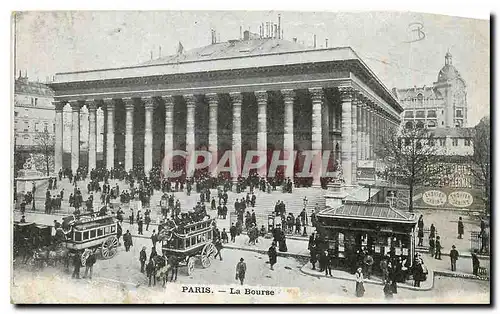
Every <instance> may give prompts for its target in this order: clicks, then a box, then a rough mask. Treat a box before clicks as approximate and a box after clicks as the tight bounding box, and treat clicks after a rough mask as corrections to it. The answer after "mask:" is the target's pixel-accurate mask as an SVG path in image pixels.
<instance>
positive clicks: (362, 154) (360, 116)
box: [358, 100, 366, 160]
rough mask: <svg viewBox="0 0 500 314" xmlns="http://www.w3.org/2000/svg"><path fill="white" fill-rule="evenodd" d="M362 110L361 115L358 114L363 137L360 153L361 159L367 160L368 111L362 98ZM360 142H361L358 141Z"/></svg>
mask: <svg viewBox="0 0 500 314" xmlns="http://www.w3.org/2000/svg"><path fill="white" fill-rule="evenodd" d="M359 106H360V108H359V109H360V110H359V113H360V115H359V116H358V119H359V121H360V127H361V138H360V142H361V145H360V147H359V146H358V147H359V150H360V154H359V158H360V160H365V159H366V156H365V145H366V143H365V141H366V140H365V134H366V125H365V116H366V111H365V104H364V103H363V100H361V102H360V104H359ZM358 144H359V143H358Z"/></svg>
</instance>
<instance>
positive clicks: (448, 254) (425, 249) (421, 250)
mask: <svg viewBox="0 0 500 314" xmlns="http://www.w3.org/2000/svg"><path fill="white" fill-rule="evenodd" d="M415 251H416V252H418V253H429V249H427V248H425V247H417V248H416V249H415ZM441 255H442V256H450V253H441ZM460 257H467V258H471V257H472V255H471V254H470V253H469V252H465V253H460ZM477 258H479V259H482V260H490V256H489V255H483V254H478V255H477Z"/></svg>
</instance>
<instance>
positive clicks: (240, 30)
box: [240, 25, 242, 40]
mask: <svg viewBox="0 0 500 314" xmlns="http://www.w3.org/2000/svg"><path fill="white" fill-rule="evenodd" d="M241 32H242V27H241V25H240V40H241Z"/></svg>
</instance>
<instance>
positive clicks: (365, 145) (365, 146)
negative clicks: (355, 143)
mask: <svg viewBox="0 0 500 314" xmlns="http://www.w3.org/2000/svg"><path fill="white" fill-rule="evenodd" d="M369 127H370V126H369V125H368V106H367V105H366V103H363V159H364V160H367V159H369V158H368V150H369V149H368V148H369V145H370V144H369V139H368V137H369V136H368V130H369Z"/></svg>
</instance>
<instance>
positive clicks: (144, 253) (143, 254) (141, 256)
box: [139, 246, 147, 273]
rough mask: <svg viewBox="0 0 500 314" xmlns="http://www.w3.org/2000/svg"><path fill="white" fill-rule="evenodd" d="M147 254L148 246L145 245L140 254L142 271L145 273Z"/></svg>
mask: <svg viewBox="0 0 500 314" xmlns="http://www.w3.org/2000/svg"><path fill="white" fill-rule="evenodd" d="M146 260H147V255H146V247H145V246H143V247H142V250H141V253H140V255H139V262H141V273H144V265H145V264H146Z"/></svg>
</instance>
